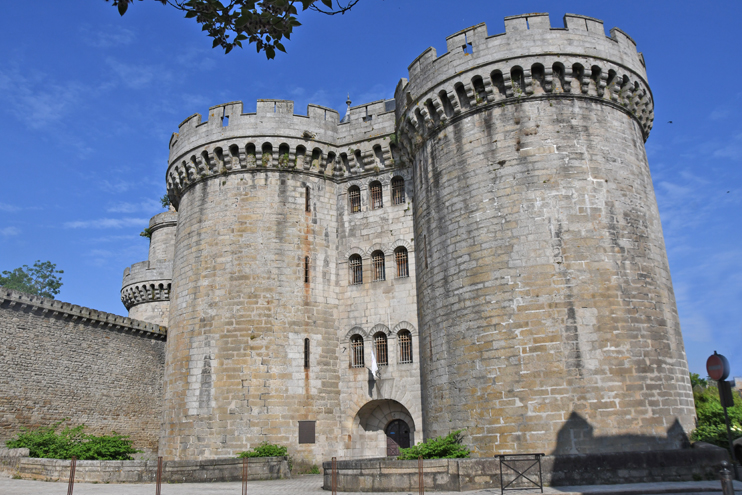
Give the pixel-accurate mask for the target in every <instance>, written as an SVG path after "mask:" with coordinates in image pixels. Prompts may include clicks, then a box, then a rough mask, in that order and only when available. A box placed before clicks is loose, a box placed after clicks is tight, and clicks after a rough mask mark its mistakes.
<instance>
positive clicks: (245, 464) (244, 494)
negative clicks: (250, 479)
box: [242, 457, 250, 495]
mask: <svg viewBox="0 0 742 495" xmlns="http://www.w3.org/2000/svg"><path fill="white" fill-rule="evenodd" d="M249 462H250V458H249V457H244V458H243V459H242V495H247V475H248V465H249Z"/></svg>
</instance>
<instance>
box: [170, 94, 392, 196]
mask: <svg viewBox="0 0 742 495" xmlns="http://www.w3.org/2000/svg"><path fill="white" fill-rule="evenodd" d="M394 105H395V101H394V100H380V101H376V102H371V103H367V104H363V105H358V106H355V107H352V108H351V109H350V114H349V119H348V120H347V121H343V122H341V121H340V120H339V115H338V113H337V111H335V110H332V109H329V108H324V107H320V106H318V105H309V106H308V107H307V115H306V116H304V115H294V102H292V101H287V100H258V103H257V109H256V112H255V113H247V114H244V113H242V102H232V103H225V104H222V105H217V106H214V107H212V108H211V109H210V111H209V119H208V120H207V121H206V122H202V121H201V115H199V114H195V115H193V116H191V117H189V118H188V119H186V120H185V121H184V122H183V123H181V124H180V128H179V130H178V132H177V133H174V134H173V136H172V138H171V140H170V160H169V163H170V165H169V167H168V170H167V176H166V180H167V190H168V195H169V196H170V199H171V201H172V203H173V205H174V206H175V207H176V208H177V206H178V204H179V202H180V197H181V195H182V194H183V192H184V191H185V190H187V189H188V188H189V187H190V186H191V185H193V184H195V183H197V182H199V181H202V180H207V179H209V178H214V177H218V176H222V175H225V174H230V173H237V172H245V171H248V170H251V171H257V170H282V171H294V172H301V173H304V174H315V175H318V176H321V177H323V178H325V179H328V180H344V179H346V178H349V177H355V176H359V175H363V174H372V173H378V172H379V171H381V170H383V169H391V168H394V166H395V158H394V157H395V155H396V150H395V142H394V141H395V139H394V135H393V134H394V129H395V113H394Z"/></svg>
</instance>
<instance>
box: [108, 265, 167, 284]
mask: <svg viewBox="0 0 742 495" xmlns="http://www.w3.org/2000/svg"><path fill="white" fill-rule="evenodd" d="M172 278H173V262H172V260H156V261H140V262H139V263H134V264H133V265H131V266H129V267H126V268H125V269H124V280H123V283H122V284H121V285H122V286H123V287H126V286H127V285H132V284H138V283H142V282H150V281H162V280H165V281H167V282H170V280H171V279H172Z"/></svg>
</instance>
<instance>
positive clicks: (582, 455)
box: [542, 412, 729, 486]
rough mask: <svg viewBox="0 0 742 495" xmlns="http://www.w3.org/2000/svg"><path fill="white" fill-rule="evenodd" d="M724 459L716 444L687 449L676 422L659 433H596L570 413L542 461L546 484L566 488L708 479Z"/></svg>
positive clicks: (580, 418) (685, 439)
mask: <svg viewBox="0 0 742 495" xmlns="http://www.w3.org/2000/svg"><path fill="white" fill-rule="evenodd" d="M727 459H729V454H728V452H727V451H726V450H724V449H722V448H719V447H711V448H710V449H691V448H690V442H689V441H688V436H687V435H686V434H685V431H684V430H683V428H682V426H681V425H680V422H679V421H677V420H675V422H674V423H673V424H672V426H670V428H668V430H667V432H666V434H665V435H660V436H654V435H636V434H625V435H606V436H596V435H595V433H594V430H593V427H592V426H590V423H588V422H587V421H586V420H585V419H584V418H583V417H582V416H580V415H579V414H577V413H576V412H572V414H571V415H570V417H569V419H568V420H567V422H566V423H565V424H564V426H562V428H561V429H560V430H559V433H558V434H557V446H556V448H555V449H554V451H553V452H552V453H551V455H549V456H546V457H545V458H544V459H543V462H542V463H543V473H544V479H545V482H547V483H548V484H550V485H552V486H565V485H603V484H613V483H646V482H659V481H691V480H702V479H709V480H711V479H716V476H717V473H718V470H719V465H720V463H721V462H722V461H724V460H727Z"/></svg>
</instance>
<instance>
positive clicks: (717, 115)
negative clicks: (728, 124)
mask: <svg viewBox="0 0 742 495" xmlns="http://www.w3.org/2000/svg"><path fill="white" fill-rule="evenodd" d="M730 114H731V111H730V110H729V109H728V108H717V109H716V110H714V111H713V112H711V114H710V115H709V118H710V119H711V120H721V119H723V118H726V117H728V116H729V115H730Z"/></svg>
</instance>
